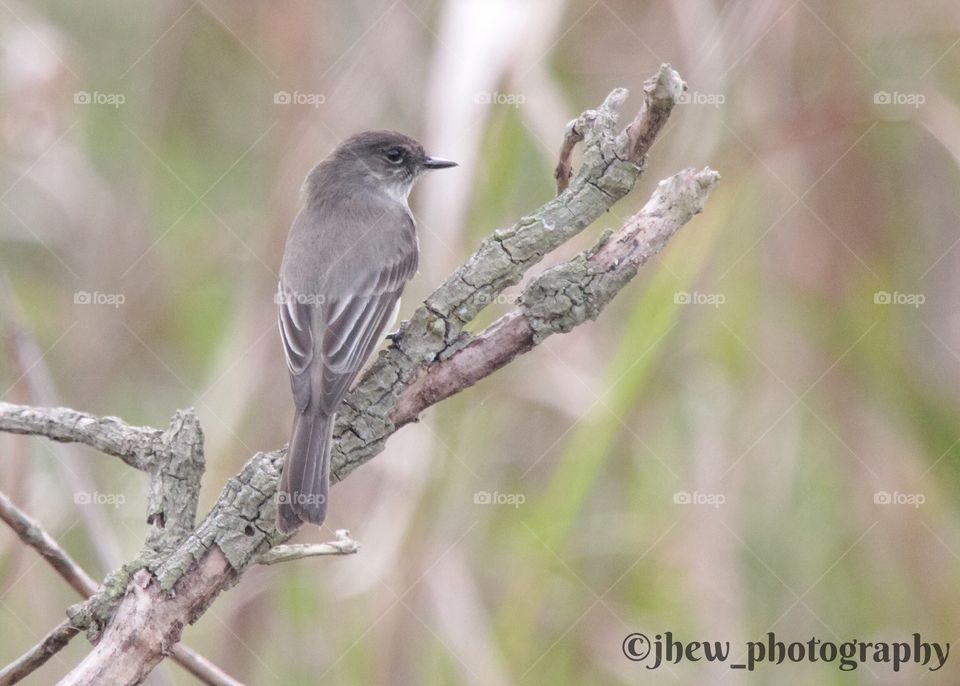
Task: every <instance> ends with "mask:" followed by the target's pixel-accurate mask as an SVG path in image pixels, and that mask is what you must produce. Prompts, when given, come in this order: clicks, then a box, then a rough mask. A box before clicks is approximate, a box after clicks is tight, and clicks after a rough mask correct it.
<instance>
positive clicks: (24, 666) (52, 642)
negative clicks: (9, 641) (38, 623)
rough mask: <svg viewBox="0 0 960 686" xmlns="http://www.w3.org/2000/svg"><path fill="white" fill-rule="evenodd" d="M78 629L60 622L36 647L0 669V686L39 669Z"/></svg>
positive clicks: (8, 684)
mask: <svg viewBox="0 0 960 686" xmlns="http://www.w3.org/2000/svg"><path fill="white" fill-rule="evenodd" d="M78 633H80V629H78V628H77V627H75V626H73V625H72V624H70V622H69V621H68V620H64V621H62V622H60V624H58V625H57V626H56V627H55V628H54V629H53V630H52V631H51V632H50V633H49V634H47V635H46V636H44V637H43V640H41V641H40V642H39V643H38V644H37V645H35V646H34V647H33V648H31V649H30V650H29V651H27V652H26V653H24V654H23V655H21V656H20V657H18V658H17V659H16V660H14V661H13V662H11V663H10V664H9V665H7V666H6V667H4V668H3V669H0V686H11V685H12V684H15V683H17V682H18V681H20V680H22V679H24V678H26V677H27V676H29V675H30V674H32V673H33V672H35V671H36V670H38V669H40V668H41V667H42V666H43V665H44V664H45V663H46V662H47V660H49V659H50V658H51V657H53V656H54V655H56V654H57V653H58V652H60V651H61V650H63V648H65V647H66V645H67V644H68V643H69V642H70V639H72V638H73V637H74V636H76V635H77V634H78Z"/></svg>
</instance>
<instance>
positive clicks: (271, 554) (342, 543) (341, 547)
mask: <svg viewBox="0 0 960 686" xmlns="http://www.w3.org/2000/svg"><path fill="white" fill-rule="evenodd" d="M358 550H360V544H359V543H357V542H356V541H355V540H353V539H352V538H351V537H350V531H349V530H347V529H337V540H335V541H328V542H327V543H310V544H299V545H278V546H274V547H273V548H271V549H270V550H268V551H267V552H265V553H264V554H263V555H261V556H260V559H259V560H257V562H258V563H259V564H262V565H275V564H277V563H278V562H290V561H292V560H301V559H303V558H305V557H316V556H318V555H352V554H353V553H356V552H357V551H358Z"/></svg>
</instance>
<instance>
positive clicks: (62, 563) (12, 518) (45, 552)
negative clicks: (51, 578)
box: [0, 493, 97, 598]
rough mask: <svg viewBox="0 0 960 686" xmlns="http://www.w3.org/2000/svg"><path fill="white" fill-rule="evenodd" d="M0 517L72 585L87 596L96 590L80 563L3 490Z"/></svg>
mask: <svg viewBox="0 0 960 686" xmlns="http://www.w3.org/2000/svg"><path fill="white" fill-rule="evenodd" d="M0 519H2V520H3V521H4V522H6V523H7V524H8V525H9V526H10V528H11V529H13V531H14V533H16V534H17V536H19V537H20V540H21V541H23V542H24V543H26V544H27V545H28V546H30V547H31V548H33V549H34V550H36V551H37V552H38V553H40V555H42V556H43V559H44V560H46V561H47V562H48V563H49V564H50V566H51V567H53V568H54V569H55V570H56V571H57V573H58V574H59V575H60V576H62V577H63V579H64V580H65V581H66V582H67V583H68V584H70V587H71V588H72V589H73V590H75V591H76V592H77V593H79V594H80V595H82V596H83V597H84V598H86V597H88V596H91V595H93V594H94V593H96V592H97V582H96V581H94V580H93V578H92V577H91V576H90V575H89V574H87V573H86V572H85V571H84V570H83V568H82V567H81V566H80V565H78V564H77V563H76V562H75V561H74V560H73V558H72V557H70V556H69V555H68V554H67V551H65V550H64V549H63V548H61V547H60V544H58V543H57V542H56V541H55V540H53V537H52V536H51V535H50V534H48V533H47V532H46V531H44V530H43V528H42V527H41V526H40V524H38V523H37V522H36V521H35V520H34V519H32V518H31V517H30V516H29V515H28V514H27V513H26V512H24V511H23V510H21V509H20V508H19V507H17V506H16V505H14V504H13V502H11V500H10V499H9V498H8V497H7V496H6V495H5V494H4V493H0Z"/></svg>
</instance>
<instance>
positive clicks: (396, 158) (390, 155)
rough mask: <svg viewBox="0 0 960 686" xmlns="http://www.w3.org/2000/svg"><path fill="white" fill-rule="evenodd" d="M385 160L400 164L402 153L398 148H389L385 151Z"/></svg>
mask: <svg viewBox="0 0 960 686" xmlns="http://www.w3.org/2000/svg"><path fill="white" fill-rule="evenodd" d="M385 156H386V158H387V162H390V163H391V164H400V162H402V161H403V153H402V152H400V149H399V148H390V149H389V150H387V153H386V155H385Z"/></svg>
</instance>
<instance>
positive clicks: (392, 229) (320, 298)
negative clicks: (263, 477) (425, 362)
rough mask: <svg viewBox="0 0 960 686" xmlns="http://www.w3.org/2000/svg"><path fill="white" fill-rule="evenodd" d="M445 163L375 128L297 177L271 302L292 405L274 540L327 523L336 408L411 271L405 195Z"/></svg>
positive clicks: (415, 246) (413, 252)
mask: <svg viewBox="0 0 960 686" xmlns="http://www.w3.org/2000/svg"><path fill="white" fill-rule="evenodd" d="M455 166H457V163H456V162H453V161H451V160H446V159H443V158H440V157H431V156H429V155H427V154H426V153H425V152H424V148H423V146H422V145H421V144H420V143H418V142H417V141H416V140H414V139H413V138H410V137H409V136H406V135H404V134H402V133H399V132H397V131H386V130H375V131H363V132H361V133H357V134H355V135H353V136H351V137H350V138H348V139H347V140H345V141H343V142H342V143H341V144H340V145H338V146H337V147H336V148H335V149H334V150H333V152H331V153H330V154H329V155H328V156H327V157H326V158H325V159H324V160H323V161H321V162H320V163H319V164H318V165H317V166H315V167H314V168H313V169H312V170H311V171H310V172H309V173H308V174H307V177H306V179H305V181H304V184H303V187H302V190H301V201H300V209H299V212H298V213H297V215H296V217H295V219H294V220H293V224H292V225H291V227H290V231H289V233H288V235H287V240H286V246H285V248H284V253H283V260H282V263H281V266H280V282H279V286H278V292H277V298H276V300H277V305H278V307H277V321H278V325H279V328H280V338H281V342H282V345H283V352H284V357H285V358H286V363H287V370H288V372H289V376H290V388H291V391H292V393H293V401H294V406H295V411H294V417H293V428H292V430H291V434H290V443H289V446H288V448H287V455H286V459H285V462H284V465H283V470H282V473H281V477H280V485H279V488H278V491H277V521H276V527H277V530H278V531H280V532H281V533H289V532H291V531H293V530H295V529H296V528H297V527H298V526H300V524H301V523H303V522H308V523H311V524H316V525H321V524H323V522H324V520H325V518H326V514H327V494H328V491H329V486H330V448H331V445H330V444H331V439H332V432H333V424H334V420H335V418H336V412H337V407H338V406H339V404H340V402H341V400H343V397H344V395H346V393H347V391H348V390H349V388H350V384H351V383H353V381H354V379H355V378H356V377H357V375H358V374H359V372H360V370H361V368H362V367H363V365H364V363H365V362H366V360H367V358H369V357H370V354H371V353H372V352H373V350H374V349H375V348H376V347H377V344H378V343H379V341H380V339H381V337H382V336H383V334H384V331H385V330H386V329H387V327H388V326H389V325H390V324H391V323H392V322H393V321H394V320H395V318H396V315H397V312H398V311H399V307H400V295H401V293H402V292H403V289H404V287H405V286H406V284H407V282H408V281H409V280H410V279H411V278H413V276H414V275H415V274H416V272H417V266H418V262H419V252H420V250H419V241H418V238H417V232H416V223H415V221H414V218H413V215H412V214H411V212H410V206H409V204H408V197H409V195H410V190H411V188H412V187H413V184H414V182H415V181H416V180H417V179H418V178H419V177H420V176H421V175H422V174H423V173H424V172H426V171H429V170H433V169H445V168H448V167H455Z"/></svg>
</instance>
